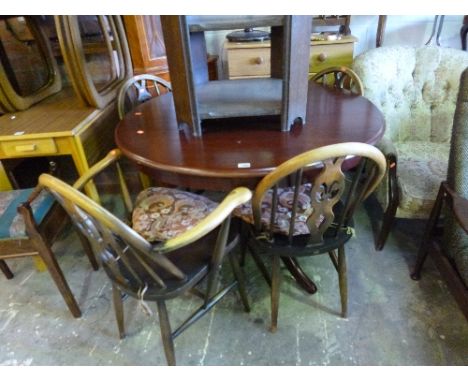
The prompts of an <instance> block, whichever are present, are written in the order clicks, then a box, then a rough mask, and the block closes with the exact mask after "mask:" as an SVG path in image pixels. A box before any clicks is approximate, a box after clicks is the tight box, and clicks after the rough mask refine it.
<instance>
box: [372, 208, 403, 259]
mask: <svg viewBox="0 0 468 382" xmlns="http://www.w3.org/2000/svg"><path fill="white" fill-rule="evenodd" d="M397 208H398V205H390V206H388V208H387V210H386V211H385V213H384V216H383V219H382V227H381V228H380V232H379V235H378V237H377V240H376V243H375V249H376V250H377V251H381V250H382V249H383V247H384V245H385V243H386V241H387V238H388V235H389V234H390V231H391V229H392V227H393V223H394V222H395V215H396V210H397Z"/></svg>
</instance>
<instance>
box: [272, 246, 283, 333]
mask: <svg viewBox="0 0 468 382" xmlns="http://www.w3.org/2000/svg"><path fill="white" fill-rule="evenodd" d="M280 287H281V269H280V257H279V256H276V255H275V256H273V259H272V267H271V327H270V331H271V332H273V333H274V332H276V330H277V329H278V311H279V297H280Z"/></svg>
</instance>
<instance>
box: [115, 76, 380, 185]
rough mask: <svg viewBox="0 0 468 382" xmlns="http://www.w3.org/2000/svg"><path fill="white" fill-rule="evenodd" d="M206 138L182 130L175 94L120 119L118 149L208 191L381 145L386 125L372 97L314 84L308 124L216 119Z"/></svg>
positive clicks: (147, 167) (170, 179)
mask: <svg viewBox="0 0 468 382" xmlns="http://www.w3.org/2000/svg"><path fill="white" fill-rule="evenodd" d="M208 122H209V124H208V123H207V124H206V126H204V127H203V135H202V137H198V138H197V137H193V136H192V135H191V132H190V130H189V129H188V128H187V129H182V130H179V129H178V125H177V121H176V116H175V110H174V103H173V99H172V94H171V93H168V94H164V95H162V96H159V97H156V98H153V99H152V100H150V101H148V102H146V103H143V104H141V105H139V106H137V107H136V108H135V109H134V110H133V111H132V112H130V113H128V114H127V115H126V116H125V118H124V119H123V120H122V121H120V122H119V124H118V125H117V129H116V132H115V138H116V142H117V146H118V147H119V148H120V149H121V150H122V152H123V153H124V155H126V156H127V157H128V158H130V159H131V160H133V161H135V162H136V163H137V164H139V165H140V166H141V167H142V169H144V171H145V172H148V173H150V174H152V175H153V176H155V177H156V178H158V179H159V180H161V181H164V182H167V183H171V184H176V185H181V186H187V187H195V188H202V189H218V190H228V189H231V188H232V187H234V186H238V185H246V186H254V185H255V184H256V182H257V181H258V180H259V179H260V178H262V177H263V176H264V175H266V174H268V173H269V172H270V171H271V170H273V169H274V168H275V167H276V166H278V165H279V164H281V163H282V162H284V161H286V160H287V159H290V158H292V157H294V156H295V155H298V154H300V153H302V152H304V151H307V150H311V149H313V148H317V147H320V146H325V145H329V144H333V143H340V142H365V143H369V144H375V143H377V142H378V141H379V140H380V139H381V137H382V136H383V133H384V130H385V122H384V118H383V115H382V114H381V112H380V111H379V110H378V109H377V108H376V107H375V106H374V105H373V104H372V103H371V102H370V101H368V100H367V99H366V98H364V97H361V96H356V95H348V94H343V93H341V92H339V91H335V90H330V89H328V88H324V87H322V86H320V85H317V84H315V83H313V82H310V83H309V94H308V104H307V117H306V122H305V124H304V125H303V126H295V127H293V128H292V129H291V131H290V132H281V131H280V130H279V124H277V123H275V121H274V118H265V117H264V118H250V119H246V118H239V119H234V120H230V121H228V120H213V121H208Z"/></svg>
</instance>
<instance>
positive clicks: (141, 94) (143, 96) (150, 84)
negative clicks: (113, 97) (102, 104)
mask: <svg viewBox="0 0 468 382" xmlns="http://www.w3.org/2000/svg"><path fill="white" fill-rule="evenodd" d="M161 89H166V90H167V91H172V87H171V84H170V83H169V82H167V81H165V80H164V79H162V78H160V77H157V76H153V75H152V74H140V75H137V76H133V77H132V78H130V79H128V80H127V81H126V82H125V83H123V84H122V87H121V88H120V90H119V94H118V96H117V111H118V113H119V118H120V119H123V117H124V116H125V114H127V113H128V112H129V111H130V110H132V109H133V108H134V107H135V106H136V105H138V104H140V103H143V102H146V101H148V100H149V99H151V98H153V97H156V96H159V95H161Z"/></svg>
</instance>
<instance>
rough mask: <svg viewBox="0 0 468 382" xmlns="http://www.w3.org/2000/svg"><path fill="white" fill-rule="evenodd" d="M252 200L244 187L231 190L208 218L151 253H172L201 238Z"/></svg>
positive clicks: (156, 247)
mask: <svg viewBox="0 0 468 382" xmlns="http://www.w3.org/2000/svg"><path fill="white" fill-rule="evenodd" d="M251 198H252V192H251V191H250V190H249V189H248V188H246V187H237V188H235V189H234V190H232V191H231V192H230V193H229V194H228V195H227V196H226V197H225V198H224V199H223V201H222V202H221V203H220V204H219V205H218V207H216V208H215V209H214V210H213V211H212V212H211V213H210V214H209V215H208V216H206V217H205V218H204V219H203V220H201V221H200V222H199V223H198V224H197V225H195V226H194V227H192V228H191V229H189V230H188V231H185V232H184V233H183V234H181V235H179V236H177V237H174V238H172V239H169V240H167V241H165V242H163V243H158V244H157V245H155V246H154V247H153V251H155V252H158V253H164V252H169V251H173V250H175V249H177V248H180V247H183V246H185V245H188V244H190V243H193V242H194V241H196V240H198V239H200V238H202V237H203V236H205V235H206V234H208V233H209V232H211V231H212V230H214V229H215V228H216V227H217V226H219V225H220V224H221V223H222V222H223V221H224V220H225V219H226V218H227V217H229V215H230V214H231V213H232V211H233V210H234V209H235V208H236V207H238V206H240V205H241V204H243V203H246V202H248V201H249V200H250V199H251Z"/></svg>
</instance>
